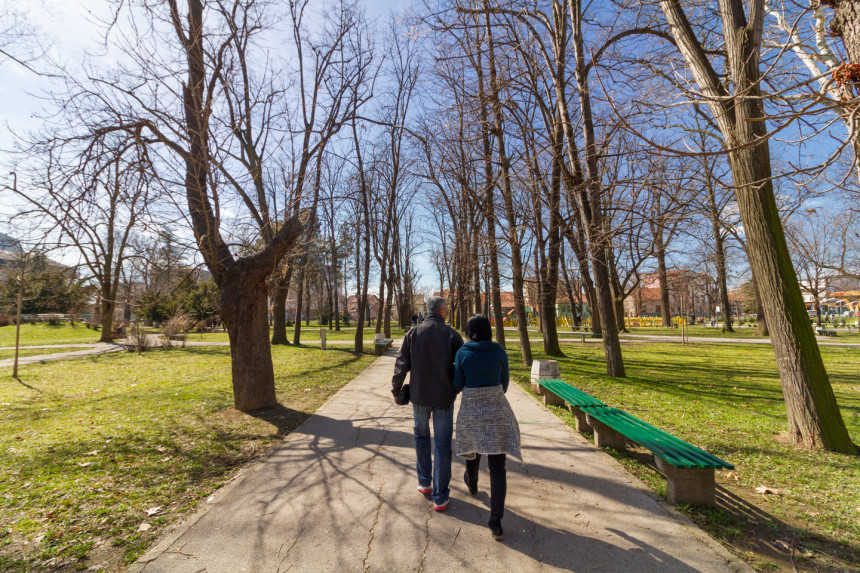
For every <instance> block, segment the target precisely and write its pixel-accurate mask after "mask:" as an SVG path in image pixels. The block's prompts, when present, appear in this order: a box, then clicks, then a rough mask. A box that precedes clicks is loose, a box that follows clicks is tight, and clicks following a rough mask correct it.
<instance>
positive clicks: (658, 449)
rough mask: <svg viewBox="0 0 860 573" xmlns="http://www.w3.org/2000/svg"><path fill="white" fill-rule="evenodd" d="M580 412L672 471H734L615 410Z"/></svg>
mask: <svg viewBox="0 0 860 573" xmlns="http://www.w3.org/2000/svg"><path fill="white" fill-rule="evenodd" d="M582 409H583V410H584V411H585V412H587V413H588V414H589V415H591V416H593V417H594V418H596V419H597V420H600V421H601V422H603V423H604V424H606V425H607V426H609V427H611V428H612V429H614V430H615V431H617V432H619V433H621V434H624V435H625V436H626V437H627V438H629V439H631V440H632V441H634V442H636V443H637V444H640V445H642V446H644V447H646V448H648V449H649V450H651V451H652V452H654V453H655V454H658V455H659V456H660V457H662V458H663V459H664V460H665V461H666V462H667V463H669V464H670V465H673V466H675V467H687V468H693V467H699V468H715V469H734V466H733V465H732V464H730V463H728V462H726V461H724V460H721V459H720V458H718V457H716V456H714V455H713V454H710V453H708V452H706V451H704V450H702V449H701V448H697V447H696V446H694V445H693V444H690V443H688V442H685V441H684V440H682V439H680V438H678V437H677V436H673V435H672V434H669V433H668V432H664V431H663V430H661V429H659V428H655V427H654V426H652V425H651V424H649V423H647V422H645V421H643V420H640V419H639V418H636V417H635V416H631V415H630V414H628V413H627V412H624V411H622V410H619V409H618V408H612V407H594V406H583V407H582Z"/></svg>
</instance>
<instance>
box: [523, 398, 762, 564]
mask: <svg viewBox="0 0 860 573" xmlns="http://www.w3.org/2000/svg"><path fill="white" fill-rule="evenodd" d="M515 386H516V388H517V389H518V390H519V391H520V392H522V393H523V394H525V395H526V396H528V397H529V398H531V399H532V400H534V402H535V403H537V405H538V406H540V407H541V408H543V409H544V410H546V411H547V413H549V414H551V415H552V416H554V417H555V418H556V419H557V420H558V421H559V422H560V423H561V424H562V425H563V426H564V427H565V429H566V430H567V431H568V433H570V434H571V435H572V436H573V438H574V439H576V440H578V441H579V442H580V443H582V444H584V445H585V446H588V447H589V448H590V449H591V450H592V451H594V452H595V453H596V454H597V455H598V456H602V458H603V461H605V462H606V465H608V466H609V467H611V468H612V469H614V470H615V471H616V472H618V473H620V474H621V475H623V476H624V477H625V478H626V479H627V481H628V482H629V483H630V485H631V486H632V487H634V488H635V489H638V490H640V491H641V492H642V493H644V494H646V495H647V496H648V497H650V498H651V499H653V500H654V501H656V502H657V504H658V505H659V506H660V507H661V508H663V510H664V511H665V512H666V514H667V515H668V516H669V517H670V518H671V519H672V520H673V521H675V522H676V523H677V524H678V525H680V526H682V527H684V528H685V529H686V530H687V531H689V532H690V534H691V535H692V536H693V537H695V538H696V539H698V540H699V541H700V542H701V543H702V544H703V545H705V546H707V547H708V549H711V550H712V551H713V552H714V553H716V554H717V555H719V556H720V557H722V558H723V559H725V561H726V564H727V565H729V566H730V567H731V568H732V569H734V570H735V571H737V572H738V573H755V569H753V568H752V567H751V566H750V565H749V564H748V563H747V562H746V561H744V560H743V559H741V558H740V557H738V556H737V555H735V554H734V553H732V552H731V551H729V550H728V549H727V548H726V546H725V545H723V544H722V543H720V542H719V541H717V540H716V539H714V538H713V537H712V536H711V535H710V534H708V532H707V531H705V530H704V529H702V528H701V527H699V526H698V525H696V524H695V523H693V521H692V520H691V519H690V518H689V517H687V516H686V515H684V514H683V513H681V512H680V511H678V510H677V509H675V506H673V505H672V504H670V503H669V502H668V501H666V500H665V499H663V497H662V496H660V495H659V494H657V493H656V492H655V491H654V490H652V489H651V488H650V487H648V486H647V485H646V484H645V482H643V481H642V480H640V479H639V478H638V477H636V476H635V475H633V474H632V473H630V472H629V471H628V470H627V468H625V467H624V466H623V465H622V464H621V462H619V461H618V460H616V459H615V458H613V457H612V456H610V455H609V454H608V453H606V452H604V451H603V450H602V449H601V448H599V447H597V446H596V445H594V442H591V441H589V440H587V439H586V438H585V436H583V435H582V434H580V433H579V432H577V431H576V430H575V429H574V428H572V427H571V426H570V424H568V423H567V422H565V421H564V420H562V419H561V418H560V417H559V416H558V415H557V414H556V413H555V412H553V411H552V410H550V409H549V408H547V407H546V405H544V403H543V402H541V401H540V400H539V399H538V396H537V395H535V394H534V393H532V392H529V391H528V390H526V389H525V388H523V387H522V386H521V385H519V384H515Z"/></svg>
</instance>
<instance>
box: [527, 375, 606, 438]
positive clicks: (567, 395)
mask: <svg viewBox="0 0 860 573" xmlns="http://www.w3.org/2000/svg"><path fill="white" fill-rule="evenodd" d="M532 390H534V391H535V393H537V394H540V395H542V396H543V403H544V404H546V405H547V406H564V405H565V403H567V405H568V406H567V408H568V410H570V413H571V414H573V416H574V418H576V429H577V430H578V431H580V432H592V431H594V430H593V429H592V427H591V426H589V425H588V421H587V420H586V418H585V412H583V411H582V410H581V409H580V408H582V406H606V404H604V403H603V402H601V401H600V400H598V399H597V398H595V397H593V396H591V395H589V394H586V393H585V392H583V391H582V390H580V389H578V388H574V387H573V386H571V385H570V384H568V383H567V382H565V381H563V380H559V379H557V378H548V379H543V380H535V381H534V382H533V383H532Z"/></svg>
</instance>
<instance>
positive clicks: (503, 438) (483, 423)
mask: <svg viewBox="0 0 860 573" xmlns="http://www.w3.org/2000/svg"><path fill="white" fill-rule="evenodd" d="M427 310H428V315H427V316H426V317H425V319H424V322H422V323H421V324H420V325H418V326H417V327H415V328H412V329H410V330H409V332H408V333H406V336H405V338H404V339H403V345H402V346H401V347H400V354H399V355H398V357H397V362H396V364H395V366H394V377H393V378H392V382H391V385H392V394H394V401H395V402H396V403H398V404H405V403H406V398H405V396H408V399H409V400H410V401H411V402H412V413H413V416H414V419H415V453H416V455H417V458H418V463H417V464H416V469H417V471H418V491H420V492H421V493H423V494H425V495H426V494H430V496H431V497H432V499H433V509H435V510H436V511H445V510H446V509H447V508H448V502H449V500H450V497H449V496H450V494H451V490H450V488H449V487H448V486H449V485H450V482H451V457H452V451H451V441H452V434H453V431H454V400H455V399H456V397H457V393H459V392H463V398H462V400H461V402H460V411H459V413H458V414H457V456H458V457H461V458H463V459H464V460H465V461H466V471H465V473H464V474H463V479H464V481H465V482H466V487H467V488H468V490H469V493H470V494H472V495H473V496H476V495H477V494H478V467H479V465H480V462H481V456H482V455H486V456H487V462H488V465H489V469H490V520H489V523H488V526H489V528H490V531H491V532H492V534H493V537H494V538H495V539H502V516H503V514H504V510H505V495H506V493H507V480H506V473H505V459H506V456H507V455H510V456H511V457H512V458H514V459H515V460H521V459H522V456H521V454H520V430H519V426H518V425H517V419H516V417H515V416H514V413H513V410H511V407H510V405H509V404H508V401H507V400H506V399H505V392H507V390H508V378H509V375H508V356H507V354H506V353H505V351H504V350H503V349H502V347H501V346H499V345H498V344H496V343H495V342H493V341H492V330H491V328H490V321H489V320H487V317H485V316H482V315H480V314H478V315H475V316H473V317H472V318H470V319H469V321H468V322H467V323H466V336H467V337H468V338H469V340H468V341H467V342H466V343H465V344H463V338H462V337H461V336H460V335H459V334H458V333H457V331H456V330H454V329H453V328H451V327H450V326H448V325H447V324H445V318H446V317H447V315H448V306H447V303H446V302H445V299H444V298H441V297H433V298H431V299H430V300H429V301H428V302H427ZM407 373H409V374H410V379H409V384H408V385H407V387H408V392H404V391H403V390H404V384H403V382H404V379H405V378H406V374H407ZM431 418H432V420H433V455H432V456H431V445H430V420H431ZM431 460H432V461H431Z"/></svg>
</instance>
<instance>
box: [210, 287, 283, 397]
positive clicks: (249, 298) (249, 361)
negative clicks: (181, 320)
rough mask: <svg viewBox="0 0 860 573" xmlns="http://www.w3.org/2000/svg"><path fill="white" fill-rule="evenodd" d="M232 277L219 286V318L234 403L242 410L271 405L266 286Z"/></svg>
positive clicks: (273, 384) (273, 381)
mask: <svg viewBox="0 0 860 573" xmlns="http://www.w3.org/2000/svg"><path fill="white" fill-rule="evenodd" d="M231 274H232V273H231ZM231 279H232V280H229V281H227V282H226V284H224V285H223V286H221V287H220V288H221V319H222V320H223V321H224V325H225V326H226V327H227V335H228V336H229V338H230V358H231V369H232V373H233V403H234V406H235V408H236V409H237V410H244V411H248V410H256V409H259V408H267V407H270V406H274V405H275V404H276V403H277V396H276V395H275V375H274V369H273V364H272V351H271V347H270V346H269V325H268V320H267V317H266V289H265V285H264V284H263V283H262V282H258V281H255V280H249V279H248V278H246V277H244V276H241V274H239V273H236V274H235V275H234V276H233V277H231Z"/></svg>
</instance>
